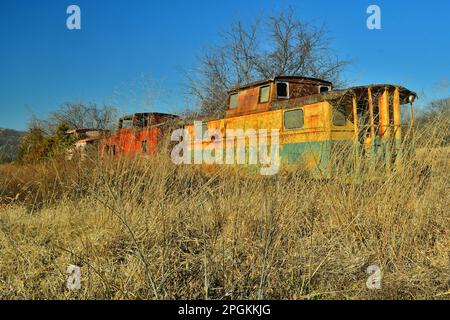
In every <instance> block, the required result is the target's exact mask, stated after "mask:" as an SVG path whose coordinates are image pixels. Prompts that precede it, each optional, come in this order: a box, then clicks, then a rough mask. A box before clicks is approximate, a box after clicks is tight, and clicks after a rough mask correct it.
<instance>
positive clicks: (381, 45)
mask: <svg viewBox="0 0 450 320" xmlns="http://www.w3.org/2000/svg"><path fill="white" fill-rule="evenodd" d="M70 4H77V5H79V6H80V7H81V11H82V30H81V31H69V30H68V29H67V28H66V18H67V14H66V9H67V7H68V6H69V5H70ZM370 4H377V5H379V6H380V7H381V10H382V30H379V31H370V30H368V29H367V28H366V19H367V17H368V15H367V14H366V9H367V7H368V6H369V5H370ZM289 5H291V6H292V7H294V8H295V9H296V11H297V15H298V16H299V17H300V18H302V19H305V20H307V21H310V22H313V23H316V22H317V23H320V22H323V21H324V22H325V23H326V24H327V26H328V29H329V31H330V35H331V37H332V38H333V39H334V41H333V47H334V49H335V50H336V53H337V54H338V55H339V56H340V57H341V58H344V59H352V60H353V66H352V67H351V68H349V69H348V71H347V72H346V74H345V78H346V79H347V80H348V81H349V83H350V84H351V85H362V84H369V83H399V84H402V85H405V86H407V87H408V88H410V89H412V90H414V91H416V92H418V93H419V95H420V96H421V97H422V99H421V100H420V101H421V102H420V103H422V104H424V103H426V102H427V101H429V100H431V99H435V98H443V97H447V96H449V95H450V91H449V86H448V84H449V82H450V72H449V71H450V65H449V57H450V35H449V34H450V23H449V20H450V1H448V0H435V1H401V0H399V1H379V0H373V1H364V0H344V1H331V0H330V1H313V0H295V1H289V0H278V1H274V0H266V1H262V0H239V1H233V0H226V1H225V0H223V1H222V0H220V1H219V0H201V1H200V0H189V1H188V0H168V1H153V0H128V1H126V0H71V1H66V0H2V1H1V2H0V127H9V128H16V129H25V128H26V125H27V120H28V119H29V117H30V116H31V115H32V114H35V115H37V116H40V117H44V116H45V115H46V114H47V113H48V112H49V111H51V110H55V109H57V108H58V106H59V105H60V104H61V103H63V102H66V101H84V102H97V103H100V104H102V103H108V104H115V105H117V106H118V107H120V111H121V112H123V113H129V112H135V111H141V110H152V111H163V112H177V111H179V110H182V109H184V108H185V107H186V106H188V105H189V103H190V102H189V101H187V100H186V98H185V97H184V95H183V93H184V92H185V89H184V84H185V82H184V81H185V80H184V76H183V70H186V69H188V68H189V67H192V66H193V65H194V64H195V57H196V55H198V54H200V53H201V52H202V50H204V48H205V47H208V46H209V45H210V44H211V43H216V42H217V41H218V33H219V32H221V31H223V30H225V29H226V28H227V27H228V26H229V25H230V23H231V22H232V21H233V20H234V19H237V18H238V19H243V20H251V19H254V18H255V17H257V16H259V15H261V14H269V13H270V12H272V11H273V10H279V9H280V8H283V7H287V6H289ZM148 92H153V94H152V96H153V98H152V99H145V98H144V97H146V96H148V94H147V93H148ZM155 92H156V93H157V94H155Z"/></svg>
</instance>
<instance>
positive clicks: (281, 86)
mask: <svg viewBox="0 0 450 320" xmlns="http://www.w3.org/2000/svg"><path fill="white" fill-rule="evenodd" d="M277 97H278V99H289V82H277Z"/></svg>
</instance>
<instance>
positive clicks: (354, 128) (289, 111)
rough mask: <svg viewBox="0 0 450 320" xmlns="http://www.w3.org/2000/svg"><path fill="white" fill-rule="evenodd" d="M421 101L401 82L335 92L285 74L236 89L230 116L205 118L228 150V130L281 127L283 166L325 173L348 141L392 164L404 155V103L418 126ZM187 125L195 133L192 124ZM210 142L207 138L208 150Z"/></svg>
mask: <svg viewBox="0 0 450 320" xmlns="http://www.w3.org/2000/svg"><path fill="white" fill-rule="evenodd" d="M415 99H416V94H415V93H414V92H412V91H410V90H408V89H406V88H404V87H402V86H398V85H389V84H381V85H369V86H360V87H353V88H348V89H344V90H334V89H333V85H332V83H330V82H327V81H323V80H320V79H313V78H305V77H292V76H280V77H276V78H273V79H267V80H264V81H258V82H254V83H250V84H247V85H244V86H240V87H236V88H232V89H230V90H229V91H228V100H227V110H226V115H225V117H223V118H220V119H213V120H209V121H204V122H203V127H204V129H203V130H204V131H215V132H217V131H219V132H221V135H220V137H223V140H224V141H223V143H222V145H223V146H224V148H225V149H226V145H227V142H229V141H227V140H229V138H228V137H227V134H226V132H227V130H228V129H234V130H238V129H243V130H256V131H258V130H260V129H266V130H268V132H269V133H270V132H271V130H272V129H276V130H279V158H280V161H281V164H282V165H283V164H284V165H290V164H294V165H297V166H301V167H304V168H307V169H310V170H313V171H315V172H319V173H324V172H329V169H330V165H331V163H330V158H331V155H332V151H333V149H335V147H336V146H339V145H342V143H343V142H344V143H345V142H350V143H351V144H353V145H357V146H358V148H360V149H361V152H366V153H367V154H373V155H378V156H380V155H381V157H382V158H383V159H384V160H386V161H387V162H389V164H390V163H393V162H395V161H396V160H398V159H399V156H400V150H401V144H402V141H403V140H402V124H401V114H402V112H401V105H405V104H410V108H408V110H409V111H410V121H409V125H410V126H413V125H414V114H413V106H412V104H413V102H414V100H415ZM187 129H188V130H189V132H190V135H191V136H192V135H195V132H194V131H195V129H194V126H193V125H192V124H191V125H188V126H187ZM219 139H220V138H219ZM231 139H235V137H234V136H233V137H231ZM268 141H269V142H268V143H269V144H270V134H269V138H268ZM210 142H211V141H210V140H208V139H206V141H204V142H203V145H204V146H203V148H204V147H205V144H208V143H210ZM216 142H217V140H216ZM219 142H220V141H219ZM230 145H233V143H231V144H230ZM196 148H198V144H195V143H192V144H191V149H192V150H193V151H194V152H195V149H196ZM226 152H227V150H224V153H226ZM247 161H248V157H247Z"/></svg>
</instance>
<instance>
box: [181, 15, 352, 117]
mask: <svg viewBox="0 0 450 320" xmlns="http://www.w3.org/2000/svg"><path fill="white" fill-rule="evenodd" d="M221 42H222V45H220V46H216V47H213V48H211V49H210V50H208V51H206V52H205V53H204V54H202V55H201V56H199V58H198V66H197V67H195V68H194V69H193V70H191V72H190V73H189V74H188V75H187V81H188V89H189V93H190V94H192V95H194V96H195V97H196V98H198V100H199V102H200V109H201V112H202V113H203V114H223V112H224V111H225V107H226V90H227V89H228V88H229V87H231V86H235V85H241V84H245V83H249V82H252V81H255V80H260V79H266V78H272V77H275V76H279V75H290V76H293V75H295V76H305V77H315V78H321V79H324V80H328V81H332V82H334V83H335V84H337V85H339V84H341V82H340V74H341V71H342V70H343V68H344V67H345V66H346V65H347V64H348V62H347V61H342V60H340V59H338V58H337V57H335V56H334V55H333V52H332V50H331V48H330V40H329V39H328V38H327V32H326V29H325V28H324V26H323V25H322V26H320V27H316V26H313V25H311V24H309V23H306V22H303V21H301V20H299V19H298V18H296V16H295V15H294V10H293V9H292V8H288V9H286V10H284V11H282V12H281V13H278V14H275V15H272V16H270V17H269V18H267V19H263V20H257V21H255V22H254V23H252V24H250V25H248V26H247V25H245V24H244V23H243V22H241V21H236V22H234V23H233V24H232V25H231V28H230V29H229V30H228V31H226V32H225V33H223V34H221Z"/></svg>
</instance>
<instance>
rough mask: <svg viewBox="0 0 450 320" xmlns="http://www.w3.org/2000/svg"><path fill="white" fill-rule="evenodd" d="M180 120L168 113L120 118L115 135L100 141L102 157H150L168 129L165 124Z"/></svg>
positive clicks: (137, 114)
mask: <svg viewBox="0 0 450 320" xmlns="http://www.w3.org/2000/svg"><path fill="white" fill-rule="evenodd" d="M176 118H178V117H177V116H176V115H172V114H166V113H135V114H132V115H128V116H124V117H122V118H120V120H119V125H118V129H117V132H116V134H115V135H112V136H109V137H107V138H105V139H103V140H101V141H100V144H99V153H100V155H101V156H107V155H110V156H119V155H142V156H144V157H145V156H150V155H151V154H154V153H155V152H156V151H157V149H158V144H159V143H160V141H161V138H162V137H163V136H164V133H165V131H166V129H167V127H166V126H165V124H167V123H168V122H170V121H171V120H174V119H176Z"/></svg>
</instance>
